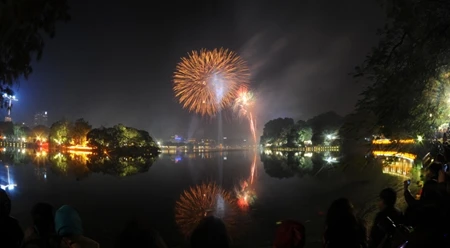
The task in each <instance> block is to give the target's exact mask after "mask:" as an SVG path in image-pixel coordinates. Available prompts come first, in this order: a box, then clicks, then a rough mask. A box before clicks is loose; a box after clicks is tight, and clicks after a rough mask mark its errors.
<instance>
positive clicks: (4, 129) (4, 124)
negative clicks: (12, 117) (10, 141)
mask: <svg viewBox="0 0 450 248" xmlns="http://www.w3.org/2000/svg"><path fill="white" fill-rule="evenodd" d="M0 132H1V135H2V136H3V137H12V136H13V135H14V124H13V123H12V122H9V121H1V122H0Z"/></svg>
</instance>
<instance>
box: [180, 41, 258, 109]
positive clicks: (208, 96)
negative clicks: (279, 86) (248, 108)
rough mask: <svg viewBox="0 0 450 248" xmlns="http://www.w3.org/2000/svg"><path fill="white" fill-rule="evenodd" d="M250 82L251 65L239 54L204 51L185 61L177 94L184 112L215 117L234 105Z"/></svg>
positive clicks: (215, 50)
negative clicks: (240, 90) (186, 110)
mask: <svg viewBox="0 0 450 248" xmlns="http://www.w3.org/2000/svg"><path fill="white" fill-rule="evenodd" d="M249 79H250V73H249V70H248V67H247V64H246V63H245V61H244V60H243V59H241V58H240V57H239V56H238V55H237V54H236V53H234V52H232V51H230V50H228V49H223V48H220V49H214V50H206V49H202V50H200V52H198V51H192V52H191V53H189V54H188V56H187V57H183V58H181V61H180V63H178V65H177V68H176V71H175V73H174V79H173V83H174V85H173V90H174V92H175V96H176V97H177V98H178V101H179V102H180V104H182V105H183V108H186V109H188V110H189V111H192V112H195V113H198V114H201V115H203V116H204V115H209V116H214V115H215V114H216V113H217V112H218V111H220V110H221V109H223V108H226V107H228V106H230V105H231V104H232V103H233V101H234V100H235V99H236V97H238V91H239V88H241V87H243V86H244V87H245V86H246V85H248V83H249Z"/></svg>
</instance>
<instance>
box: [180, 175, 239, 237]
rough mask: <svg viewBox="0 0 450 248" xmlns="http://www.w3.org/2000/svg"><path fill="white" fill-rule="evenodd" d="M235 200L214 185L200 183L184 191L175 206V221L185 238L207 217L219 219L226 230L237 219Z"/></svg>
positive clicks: (233, 224)
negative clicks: (212, 216)
mask: <svg viewBox="0 0 450 248" xmlns="http://www.w3.org/2000/svg"><path fill="white" fill-rule="evenodd" d="M236 207H237V205H236V199H235V198H234V197H233V196H232V194H231V193H230V192H228V191H225V190H223V189H222V188H221V187H220V186H218V185H217V184H215V183H202V184H200V185H196V186H194V187H191V188H189V189H188V190H185V191H184V192H183V193H182V194H181V195H180V199H179V200H178V201H177V202H176V204H175V221H176V223H177V225H178V226H179V227H180V229H181V232H182V233H183V234H184V235H185V236H190V234H191V233H192V231H193V230H194V229H195V228H196V227H197V225H198V224H199V223H200V221H201V220H202V219H203V218H205V217H206V216H209V215H214V216H216V217H218V218H221V219H222V220H223V221H224V223H225V225H226V226H227V229H228V230H230V229H233V227H234V226H235V224H236V219H237V213H238V211H237V209H236Z"/></svg>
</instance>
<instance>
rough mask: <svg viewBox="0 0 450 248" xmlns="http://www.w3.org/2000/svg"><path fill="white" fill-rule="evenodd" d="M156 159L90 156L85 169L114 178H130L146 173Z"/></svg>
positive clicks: (146, 157)
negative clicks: (113, 176)
mask: <svg viewBox="0 0 450 248" xmlns="http://www.w3.org/2000/svg"><path fill="white" fill-rule="evenodd" d="M155 160H156V157H148V156H134V157H125V156H102V155H90V156H89V159H88V161H87V167H88V168H89V170H90V171H92V172H96V173H98V172H102V173H104V174H110V175H115V176H121V177H123V176H131V175H134V174H138V173H143V172H147V171H148V169H149V168H150V166H152V164H153V163H154V161H155Z"/></svg>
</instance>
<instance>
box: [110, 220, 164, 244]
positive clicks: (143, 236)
mask: <svg viewBox="0 0 450 248" xmlns="http://www.w3.org/2000/svg"><path fill="white" fill-rule="evenodd" d="M116 247H117V248H128V247H140V248H167V246H166V244H165V243H164V241H163V240H162V238H161V236H160V235H159V234H158V233H157V232H156V231H155V230H152V229H150V228H146V227H144V226H143V225H142V224H141V223H139V222H138V221H136V220H133V221H131V222H130V223H128V225H127V227H126V228H125V230H123V232H122V233H121V234H120V236H119V239H118V242H117V245H116Z"/></svg>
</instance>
